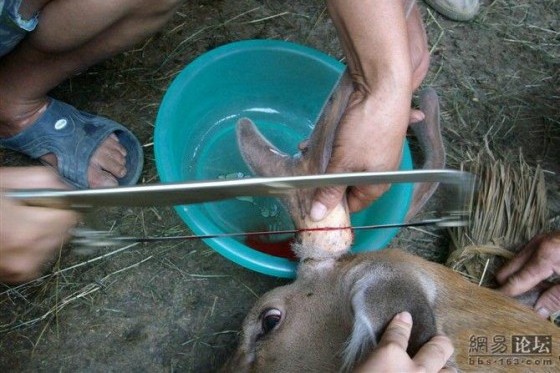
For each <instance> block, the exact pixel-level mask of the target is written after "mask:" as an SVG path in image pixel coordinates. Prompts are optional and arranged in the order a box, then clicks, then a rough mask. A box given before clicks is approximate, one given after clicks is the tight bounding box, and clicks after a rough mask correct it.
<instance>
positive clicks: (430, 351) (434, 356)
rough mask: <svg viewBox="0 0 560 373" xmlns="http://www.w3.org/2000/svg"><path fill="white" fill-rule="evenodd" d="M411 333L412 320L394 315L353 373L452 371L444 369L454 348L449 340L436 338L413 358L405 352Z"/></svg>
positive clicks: (441, 336) (403, 314)
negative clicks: (376, 343) (370, 351)
mask: <svg viewBox="0 0 560 373" xmlns="http://www.w3.org/2000/svg"><path fill="white" fill-rule="evenodd" d="M411 330H412V317H411V316H410V313H408V312H402V313H399V314H397V315H396V316H395V317H394V318H393V320H391V322H390V323H389V325H388V326H387V329H386V330H385V332H384V333H383V335H382V336H381V340H380V341H379V344H378V345H377V347H375V349H374V350H373V352H372V353H371V354H370V356H369V357H368V358H367V359H366V360H365V362H364V363H363V364H362V365H360V366H359V367H358V368H357V369H356V370H355V371H354V372H355V373H369V372H385V373H397V372H410V373H412V372H422V373H431V372H453V371H455V369H452V368H447V367H445V364H446V363H447V360H448V359H449V358H450V357H451V355H452V354H453V351H454V349H453V345H452V344H451V341H450V340H449V338H447V337H446V336H443V335H437V336H435V337H433V338H432V339H430V340H429V341H428V342H427V343H426V344H424V346H422V347H421V348H420V350H418V352H417V353H416V355H415V356H414V357H413V358H410V356H408V353H407V352H406V349H407V347H408V340H409V338H410V331H411Z"/></svg>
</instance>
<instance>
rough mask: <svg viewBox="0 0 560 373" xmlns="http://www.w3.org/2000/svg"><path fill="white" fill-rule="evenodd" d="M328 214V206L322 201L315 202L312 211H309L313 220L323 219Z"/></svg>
mask: <svg viewBox="0 0 560 373" xmlns="http://www.w3.org/2000/svg"><path fill="white" fill-rule="evenodd" d="M326 215H327V206H325V205H323V204H322V203H321V202H313V205H311V211H309V216H310V217H311V220H313V221H321V220H323V219H324V218H325V216H326Z"/></svg>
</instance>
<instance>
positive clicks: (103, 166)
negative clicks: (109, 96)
mask: <svg viewBox="0 0 560 373" xmlns="http://www.w3.org/2000/svg"><path fill="white" fill-rule="evenodd" d="M179 3H180V2H179V1H178V0H172V1H149V0H122V1H118V2H112V1H105V2H103V1H101V2H100V1H96V0H52V1H50V2H48V3H47V4H46V5H44V7H43V8H42V9H41V21H40V22H39V25H38V26H37V28H36V29H35V31H33V32H31V33H29V35H28V37H27V38H26V39H25V40H23V41H22V42H21V43H20V44H19V45H18V46H17V47H16V48H15V49H14V50H13V51H12V52H10V53H9V54H7V55H6V56H4V57H3V58H2V59H1V60H0V136H1V137H8V136H13V135H15V134H18V133H20V132H21V131H22V130H24V129H25V128H27V127H29V126H30V125H32V124H33V123H34V122H35V121H36V120H37V119H38V118H40V117H41V115H42V114H43V113H44V112H45V110H46V108H47V105H48V103H49V101H50V100H49V98H48V97H47V93H48V92H49V91H50V90H51V89H53V88H54V87H56V86H57V85H58V84H60V83H61V82H62V81H64V80H66V79H67V78H69V77H71V76H73V75H74V74H77V73H79V72H81V71H83V70H85V69H87V68H88V67H90V66H91V65H93V64H95V63H98V62H100V61H102V60H104V59H106V58H109V57H111V56H113V55H115V54H117V53H119V52H121V51H124V50H126V49H128V48H130V47H131V46H132V45H134V44H136V43H137V42H139V41H141V40H143V39H145V38H146V37H147V36H148V35H150V34H152V33H154V32H155V31H157V30H158V29H159V28H160V27H161V26H162V25H163V24H164V23H165V22H166V21H167V20H168V19H169V18H170V17H171V15H172V14H173V12H174V10H175V8H176V6H177V5H178V4H179ZM84 14H87V15H88V16H87V17H84ZM124 153H125V151H124V149H123V147H122V146H120V144H119V142H118V141H117V140H116V139H115V137H114V136H109V137H108V138H107V139H106V140H105V141H104V142H103V143H102V144H101V145H100V146H99V148H98V149H97V150H96V151H95V152H94V153H93V155H92V157H91V159H90V163H89V168H88V181H89V186H92V187H96V186H111V185H116V183H117V182H116V179H115V177H121V176H122V175H123V174H124V173H126V170H125V169H124V168H123V164H124ZM42 159H43V160H45V161H46V162H47V163H50V164H55V163H56V161H57V160H56V157H53V155H52V154H49V155H47V156H45V157H42Z"/></svg>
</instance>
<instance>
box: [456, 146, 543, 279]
mask: <svg viewBox="0 0 560 373" xmlns="http://www.w3.org/2000/svg"><path fill="white" fill-rule="evenodd" d="M463 168H464V169H465V170H468V171H469V172H472V173H473V174H475V175H477V178H478V185H477V191H476V197H475V198H474V202H473V211H472V215H471V219H470V224H469V225H468V226H467V227H457V228H453V229H451V230H450V236H451V243H452V248H451V253H450V255H449V258H448V260H447V265H448V266H450V267H451V268H453V269H454V270H456V271H458V272H461V273H462V274H463V275H465V276H466V277H467V278H469V279H470V280H471V281H474V282H477V283H479V284H481V285H490V284H493V281H494V279H493V274H494V272H495V270H496V269H497V268H498V267H499V266H500V265H501V264H503V260H504V259H510V258H511V257H512V256H513V254H514V253H515V252H516V251H517V250H518V249H519V248H520V246H521V245H523V244H524V243H526V242H528V241H529V240H530V239H531V238H532V237H533V236H534V235H535V234H537V233H539V232H543V231H545V230H546V229H547V228H548V219H547V216H548V204H547V192H546V186H545V181H544V174H543V171H542V169H541V168H540V167H536V168H532V167H530V166H529V165H528V164H527V163H526V162H525V160H524V159H523V156H522V155H521V154H520V155H519V158H518V159H517V160H514V161H510V160H503V159H496V157H495V156H494V155H493V154H491V153H489V151H488V150H484V151H481V152H480V153H478V154H477V155H475V156H474V157H473V158H472V159H469V160H468V161H465V162H464V163H463Z"/></svg>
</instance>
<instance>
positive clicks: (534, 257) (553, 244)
mask: <svg viewBox="0 0 560 373" xmlns="http://www.w3.org/2000/svg"><path fill="white" fill-rule="evenodd" d="M559 274H560V231H558V232H553V233H549V234H541V235H537V236H535V237H534V238H533V239H532V240H531V241H529V243H528V244H527V245H525V247H524V248H523V249H522V250H521V251H520V252H519V253H518V254H517V255H516V256H515V257H514V258H513V259H512V260H511V261H510V262H509V263H507V264H506V265H505V266H503V267H502V268H501V269H500V270H499V271H498V272H497V273H496V280H497V281H498V283H500V284H501V285H502V286H501V287H500V288H499V289H498V290H499V291H501V292H502V293H504V294H506V295H509V296H517V295H520V294H523V293H525V292H526V291H528V290H531V289H532V288H533V287H535V286H536V285H538V284H539V283H541V282H542V281H544V280H546V279H547V278H549V277H550V276H552V275H559ZM534 308H535V310H536V311H537V313H538V314H539V315H541V316H542V317H544V318H548V317H549V316H550V314H551V313H552V312H556V311H560V285H553V286H551V287H549V288H548V289H547V290H545V291H544V292H543V293H542V294H541V295H540V297H539V299H538V300H537V302H536V303H535V306H534Z"/></svg>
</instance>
